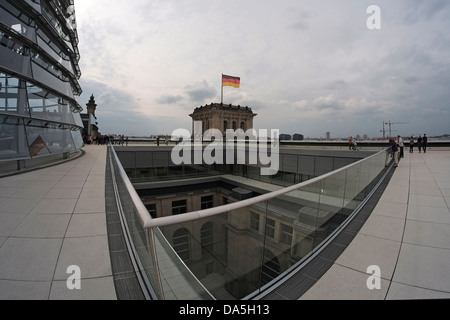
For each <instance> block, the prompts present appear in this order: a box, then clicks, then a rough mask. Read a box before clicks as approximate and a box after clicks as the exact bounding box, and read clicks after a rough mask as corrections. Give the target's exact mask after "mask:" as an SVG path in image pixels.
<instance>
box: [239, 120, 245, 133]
mask: <svg viewBox="0 0 450 320" xmlns="http://www.w3.org/2000/svg"><path fill="white" fill-rule="evenodd" d="M240 128H241V129H242V130H244V131H245V122H244V121H242V122H241V127H240Z"/></svg>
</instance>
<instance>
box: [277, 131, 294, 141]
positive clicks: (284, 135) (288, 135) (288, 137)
mask: <svg viewBox="0 0 450 320" xmlns="http://www.w3.org/2000/svg"><path fill="white" fill-rule="evenodd" d="M291 139H292V136H291V135H290V134H285V133H282V134H280V140H285V141H286V140H291Z"/></svg>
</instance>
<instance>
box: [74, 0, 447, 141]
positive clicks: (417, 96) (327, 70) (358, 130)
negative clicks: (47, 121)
mask: <svg viewBox="0 0 450 320" xmlns="http://www.w3.org/2000/svg"><path fill="white" fill-rule="evenodd" d="M371 5H377V6H378V7H379V8H380V15H379V17H380V19H379V20H377V19H375V20H373V19H372V18H377V16H376V15H374V14H375V13H374V12H373V11H370V13H368V12H367V9H368V7H369V6H371ZM75 10H76V19H77V28H78V36H79V39H80V42H79V50H80V54H81V60H80V67H81V71H82V77H81V79H80V84H81V86H82V88H83V94H82V95H81V96H80V97H79V98H80V99H79V102H80V104H81V105H82V106H83V107H84V106H85V105H86V103H87V102H88V100H89V97H90V95H91V94H94V96H95V100H96V103H97V104H98V106H97V111H96V115H97V118H98V122H99V127H100V131H101V132H102V133H117V134H125V135H137V136H148V135H151V134H171V133H172V132H173V131H174V130H175V129H178V128H186V129H188V130H191V118H190V117H189V114H190V113H192V111H193V110H194V108H195V107H198V106H201V105H205V104H210V103H212V102H220V98H221V75H222V73H224V74H227V75H232V76H238V77H240V78H241V86H240V88H232V87H224V88H223V100H224V101H223V102H224V103H232V104H236V105H238V104H239V105H242V106H249V107H251V108H252V109H253V111H254V112H255V113H257V114H258V115H257V116H256V117H255V119H254V128H255V129H279V130H280V133H288V134H294V133H300V134H303V135H304V136H305V137H311V138H313V137H314V138H320V137H325V132H327V131H328V132H330V133H331V137H333V138H336V137H348V136H355V135H357V134H359V135H364V134H367V135H368V136H369V137H378V136H381V135H382V132H380V131H381V130H382V129H383V123H386V122H389V121H390V122H391V123H392V126H391V132H392V134H402V135H411V134H415V135H418V134H423V133H427V135H428V136H432V135H441V134H445V133H450V87H449V86H450V32H449V29H450V20H449V17H450V1H448V0H426V1H423V0H395V1H390V0H370V1H365V0H359V1H355V0H317V1H312V0H277V1H261V0H227V1H211V0H173V1H172V0H151V1H148V0H129V1H121V0H89V1H87V0H76V1H75ZM368 20H369V22H371V23H369V24H370V25H371V26H376V23H377V22H379V23H380V24H379V26H380V29H373V28H368V26H367V22H368ZM385 129H386V130H388V126H387V125H386V126H385Z"/></svg>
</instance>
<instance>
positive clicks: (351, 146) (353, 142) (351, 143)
mask: <svg viewBox="0 0 450 320" xmlns="http://www.w3.org/2000/svg"><path fill="white" fill-rule="evenodd" d="M348 150H358V140H357V139H356V138H353V137H350V138H349V139H348Z"/></svg>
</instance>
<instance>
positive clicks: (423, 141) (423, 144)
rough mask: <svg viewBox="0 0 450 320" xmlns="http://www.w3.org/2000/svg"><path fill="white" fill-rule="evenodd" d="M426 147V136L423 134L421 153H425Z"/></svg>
mask: <svg viewBox="0 0 450 320" xmlns="http://www.w3.org/2000/svg"><path fill="white" fill-rule="evenodd" d="M427 146H428V137H427V134H426V133H424V134H423V138H422V149H423V153H426V152H427Z"/></svg>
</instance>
